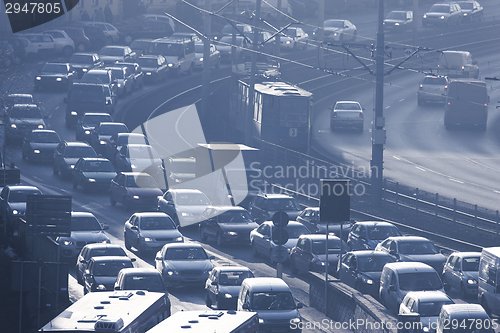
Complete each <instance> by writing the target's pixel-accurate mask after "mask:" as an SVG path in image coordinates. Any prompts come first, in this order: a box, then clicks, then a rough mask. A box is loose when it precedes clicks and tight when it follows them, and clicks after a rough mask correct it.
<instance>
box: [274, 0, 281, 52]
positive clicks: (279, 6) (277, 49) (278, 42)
mask: <svg viewBox="0 0 500 333" xmlns="http://www.w3.org/2000/svg"><path fill="white" fill-rule="evenodd" d="M281 7H282V6H281V0H278V7H277V8H278V10H279V11H281ZM280 15H281V13H280ZM276 22H280V20H276ZM275 24H278V27H280V28H281V24H279V23H275ZM280 35H281V34H277V35H276V37H275V40H276V56H278V57H279V56H280V51H281V37H280Z"/></svg>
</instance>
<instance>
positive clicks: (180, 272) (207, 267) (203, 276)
mask: <svg viewBox="0 0 500 333" xmlns="http://www.w3.org/2000/svg"><path fill="white" fill-rule="evenodd" d="M212 259H213V257H209V256H208V255H207V253H206V252H205V249H204V248H203V247H202V246H201V245H200V244H196V243H170V244H165V245H164V246H163V248H162V249H161V250H160V251H158V253H157V254H156V257H155V265H156V269H157V270H158V271H159V272H160V273H161V275H162V276H163V280H164V281H165V283H166V284H167V287H170V286H179V285H180V286H185V285H195V286H203V285H205V282H206V281H207V278H208V274H209V273H210V272H211V271H212V269H213V268H214V265H213V263H212Z"/></svg>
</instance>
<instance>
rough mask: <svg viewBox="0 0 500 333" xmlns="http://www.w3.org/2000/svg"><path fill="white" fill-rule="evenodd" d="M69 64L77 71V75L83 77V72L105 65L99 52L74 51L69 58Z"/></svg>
mask: <svg viewBox="0 0 500 333" xmlns="http://www.w3.org/2000/svg"><path fill="white" fill-rule="evenodd" d="M69 64H70V65H71V67H72V68H73V70H74V71H75V72H76V76H77V77H78V78H81V77H82V76H83V74H85V73H86V72H88V71H89V70H91V69H93V68H99V67H102V66H103V62H102V61H101V58H99V55H98V54H97V53H83V52H80V53H73V55H72V56H71V58H69Z"/></svg>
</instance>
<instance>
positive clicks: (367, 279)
mask: <svg viewBox="0 0 500 333" xmlns="http://www.w3.org/2000/svg"><path fill="white" fill-rule="evenodd" d="M362 280H363V282H364V283H366V284H369V285H372V284H373V280H372V279H370V278H368V277H366V276H363V278H362Z"/></svg>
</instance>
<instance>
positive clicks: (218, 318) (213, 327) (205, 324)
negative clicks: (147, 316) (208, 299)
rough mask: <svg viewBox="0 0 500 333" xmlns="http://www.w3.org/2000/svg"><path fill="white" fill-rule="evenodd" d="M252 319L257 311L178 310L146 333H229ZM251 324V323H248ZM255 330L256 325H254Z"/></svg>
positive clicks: (255, 319)
mask: <svg viewBox="0 0 500 333" xmlns="http://www.w3.org/2000/svg"><path fill="white" fill-rule="evenodd" d="M252 318H253V319H254V321H255V323H254V325H255V326H257V325H258V319H257V313H255V312H248V311H210V310H208V311H178V312H176V313H174V314H173V315H171V316H170V317H168V318H167V319H165V320H164V321H162V322H161V323H159V324H158V325H156V326H155V327H153V328H152V329H150V330H149V331H147V333H166V332H168V333H180V332H189V333H207V332H217V333H231V332H234V331H235V330H236V329H237V328H239V327H240V326H241V325H242V324H245V323H247V322H248V321H251V320H252ZM249 326H252V323H249ZM255 331H256V327H255Z"/></svg>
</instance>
